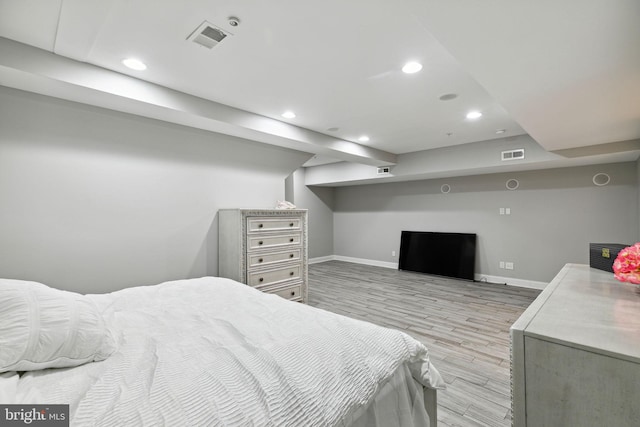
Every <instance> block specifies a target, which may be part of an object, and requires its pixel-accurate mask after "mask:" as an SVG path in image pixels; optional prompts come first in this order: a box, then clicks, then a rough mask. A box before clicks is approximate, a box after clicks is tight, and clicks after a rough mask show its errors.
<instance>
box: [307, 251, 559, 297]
mask: <svg viewBox="0 0 640 427" xmlns="http://www.w3.org/2000/svg"><path fill="white" fill-rule="evenodd" d="M327 261H344V262H353V263H355V264H363V265H373V266H375V267H385V268H393V269H395V270H397V269H398V263H397V262H386V261H377V260H374V259H365V258H352V257H347V256H342V255H329V256H323V257H317V258H311V259H310V260H309V264H318V263H321V262H327ZM475 280H476V281H477V282H489V283H504V284H505V285H509V286H518V287H520V288H529V289H540V290H543V289H544V288H545V287H546V286H547V283H546V282H537V281H535V280H525V279H515V278H513V277H501V276H489V275H487V274H476V275H475Z"/></svg>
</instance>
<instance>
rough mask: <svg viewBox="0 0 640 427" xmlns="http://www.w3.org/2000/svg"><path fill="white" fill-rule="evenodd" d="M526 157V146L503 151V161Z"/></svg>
mask: <svg viewBox="0 0 640 427" xmlns="http://www.w3.org/2000/svg"><path fill="white" fill-rule="evenodd" d="M522 159H524V148H518V149H517V150H509V151H503V152H502V161H505V160H522Z"/></svg>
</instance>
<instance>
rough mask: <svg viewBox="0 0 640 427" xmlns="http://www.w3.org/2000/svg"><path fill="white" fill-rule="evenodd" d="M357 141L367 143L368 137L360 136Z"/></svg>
mask: <svg viewBox="0 0 640 427" xmlns="http://www.w3.org/2000/svg"><path fill="white" fill-rule="evenodd" d="M358 141H360V142H369V137H368V136H367V135H362V136H361V137H360V138H358Z"/></svg>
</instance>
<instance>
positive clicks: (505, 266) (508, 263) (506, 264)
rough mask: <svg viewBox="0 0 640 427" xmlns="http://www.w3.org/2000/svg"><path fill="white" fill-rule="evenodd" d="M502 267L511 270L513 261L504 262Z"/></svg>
mask: <svg viewBox="0 0 640 427" xmlns="http://www.w3.org/2000/svg"><path fill="white" fill-rule="evenodd" d="M504 268H506V269H507V270H513V263H512V262H505V263H504Z"/></svg>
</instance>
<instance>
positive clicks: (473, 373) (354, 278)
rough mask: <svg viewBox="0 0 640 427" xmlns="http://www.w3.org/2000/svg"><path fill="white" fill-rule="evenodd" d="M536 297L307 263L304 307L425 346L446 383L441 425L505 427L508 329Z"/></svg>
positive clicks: (391, 271) (339, 265)
mask: <svg viewBox="0 0 640 427" xmlns="http://www.w3.org/2000/svg"><path fill="white" fill-rule="evenodd" d="M539 293H540V291H537V290H533V289H524V288H517V287H513V286H506V285H497V284H490V283H480V282H470V281H463V280H455V279H447V278H442V277H436V276H429V275H425V274H420V273H412V272H406V271H399V270H394V269H389V268H383V267H372V266H367V265H359V264H352V263H347V262H341V261H329V262H324V263H319V264H312V265H309V305H312V306H314V307H319V308H322V309H325V310H328V311H331V312H334V313H338V314H342V315H346V316H349V317H353V318H356V319H362V320H366V321H369V322H371V323H375V324H378V325H381V326H385V327H390V328H395V329H399V330H401V331H404V332H406V333H408V334H409V335H411V336H413V337H414V338H416V339H417V340H419V341H421V342H422V343H424V344H425V345H426V346H427V348H428V349H429V353H430V357H431V361H432V362H433V364H434V365H435V366H436V368H438V370H439V371H440V373H441V374H442V376H443V377H444V379H445V381H446V383H447V389H446V390H443V391H440V392H439V393H438V422H439V426H441V427H448V426H452V427H453V426H500V427H502V426H510V425H511V410H510V406H511V403H510V402H511V401H510V390H511V389H510V373H509V327H510V326H511V324H512V323H513V322H514V321H515V320H516V319H517V318H518V317H519V316H520V314H521V313H522V312H523V311H524V310H525V309H526V308H527V307H528V306H529V304H531V302H533V300H534V299H535V298H536V297H537V296H538V294H539Z"/></svg>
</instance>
